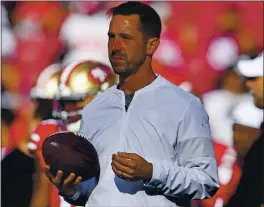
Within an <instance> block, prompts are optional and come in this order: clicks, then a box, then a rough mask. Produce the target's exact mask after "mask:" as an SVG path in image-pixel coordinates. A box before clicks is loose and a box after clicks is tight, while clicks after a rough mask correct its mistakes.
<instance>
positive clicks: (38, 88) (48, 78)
mask: <svg viewBox="0 0 264 207" xmlns="http://www.w3.org/2000/svg"><path fill="white" fill-rule="evenodd" d="M61 72H62V68H61V67H60V64H58V63H55V64H52V65H50V66H48V67H47V68H45V69H44V70H43V71H42V72H41V73H40V75H39V77H38V79H37V81H36V82H35V85H34V86H33V87H32V89H31V91H30V96H31V98H32V99H53V98H54V97H55V94H56V91H57V89H58V86H59V78H60V74H61Z"/></svg>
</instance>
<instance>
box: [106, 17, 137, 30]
mask: <svg viewBox="0 0 264 207" xmlns="http://www.w3.org/2000/svg"><path fill="white" fill-rule="evenodd" d="M139 28H140V21H139V16H138V15H116V16H114V17H113V18H112V20H111V22H110V26H109V30H110V31H113V32H114V31H115V30H116V31H136V30H137V31H138V30H139Z"/></svg>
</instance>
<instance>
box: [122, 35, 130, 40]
mask: <svg viewBox="0 0 264 207" xmlns="http://www.w3.org/2000/svg"><path fill="white" fill-rule="evenodd" d="M121 37H122V38H124V39H127V40H131V39H132V38H131V37H130V36H127V35H121Z"/></svg>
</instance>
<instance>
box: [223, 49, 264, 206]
mask: <svg viewBox="0 0 264 207" xmlns="http://www.w3.org/2000/svg"><path fill="white" fill-rule="evenodd" d="M263 57H264V52H262V54H260V55H258V56H257V57H256V58H255V59H253V60H241V61H239V62H238V71H239V73H240V74H241V75H242V76H243V77H244V79H245V82H246V85H247V87H248V88H249V89H250V92H251V94H252V96H253V98H254V103H255V105H256V106H257V107H258V108H261V109H263V108H264V95H263V80H264V79H263ZM248 115H250V113H249V114H248ZM262 121H263V119H262ZM263 129H264V124H263V122H262V124H261V135H260V137H259V138H258V139H257V140H256V141H255V142H254V144H253V145H252V147H251V148H250V149H249V151H248V153H247V155H246V156H245V159H244V164H243V174H242V177H241V180H240V183H239V185H238V187H237V190H236V193H235V194H234V195H233V196H232V198H231V199H230V201H229V202H228V205H227V206H228V207H229V206H230V207H240V206H243V207H251V206H252V207H253V206H256V207H259V206H263V204H264V200H263V198H264V197H263V193H264V191H263V182H262V181H263V165H262V162H261V158H262V156H263V138H264V133H263V132H264V131H263Z"/></svg>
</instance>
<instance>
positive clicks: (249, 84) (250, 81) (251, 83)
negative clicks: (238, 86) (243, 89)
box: [246, 80, 254, 88]
mask: <svg viewBox="0 0 264 207" xmlns="http://www.w3.org/2000/svg"><path fill="white" fill-rule="evenodd" d="M253 84H254V81H253V80H246V86H247V87H248V88H252V87H253Z"/></svg>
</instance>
